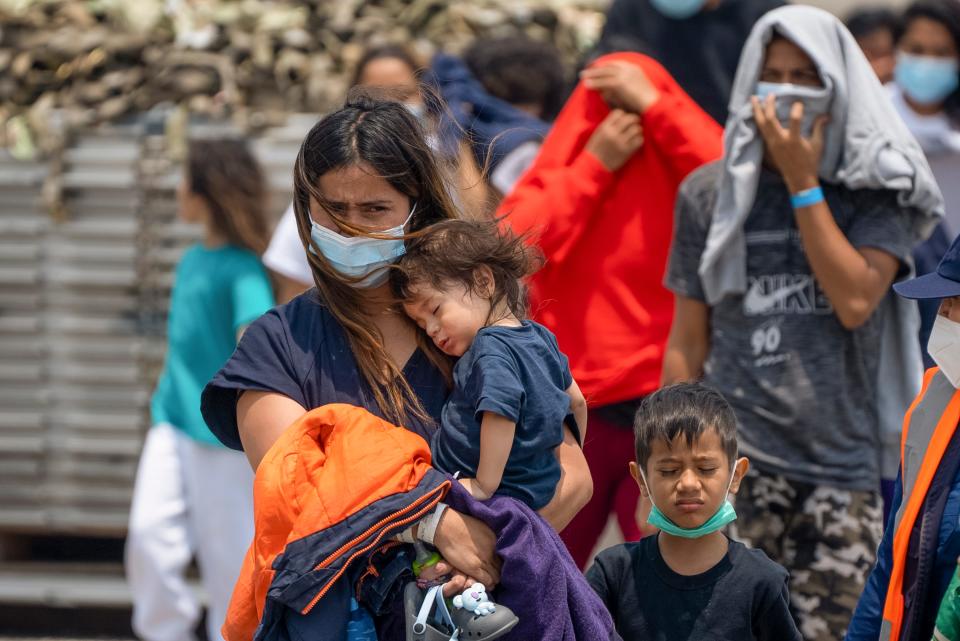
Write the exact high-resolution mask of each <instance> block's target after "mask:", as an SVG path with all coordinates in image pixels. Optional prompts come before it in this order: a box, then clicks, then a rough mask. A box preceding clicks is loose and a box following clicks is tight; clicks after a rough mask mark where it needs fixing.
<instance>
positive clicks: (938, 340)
mask: <svg viewBox="0 0 960 641" xmlns="http://www.w3.org/2000/svg"><path fill="white" fill-rule="evenodd" d="M927 352H928V353H929V354H930V358H932V359H933V362H935V363H936V364H937V366H938V367H939V368H940V371H941V372H943V375H944V376H946V377H947V380H949V381H950V384H951V385H953V386H954V387H956V388H960V323H957V322H955V321H952V320H950V319H949V318H947V317H946V316H942V315H940V314H937V320H935V321H934V322H933V330H931V332H930V340H929V341H928V342H927Z"/></svg>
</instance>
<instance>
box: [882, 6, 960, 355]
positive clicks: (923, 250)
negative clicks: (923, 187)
mask: <svg viewBox="0 0 960 641" xmlns="http://www.w3.org/2000/svg"><path fill="white" fill-rule="evenodd" d="M895 46H896V58H895V60H896V62H895V66H894V73H893V82H890V83H887V85H886V89H887V92H888V93H889V95H890V99H891V101H892V102H893V106H894V107H895V108H896V110H897V113H898V114H899V115H900V117H901V118H902V119H903V122H904V124H906V125H907V128H908V129H909V130H910V133H912V134H913V135H914V137H916V139H917V142H919V143H920V146H921V147H922V148H923V153H924V154H925V155H926V157H927V161H928V162H929V163H930V169H931V170H933V175H934V177H935V178H936V180H937V184H938V185H939V186H940V189H941V191H942V192H943V197H944V201H945V205H946V212H945V214H946V216H945V218H944V221H943V222H942V223H941V224H940V225H939V226H938V228H937V229H936V231H935V232H934V233H933V235H931V236H930V238H929V239H927V240H926V241H925V242H924V243H921V244H920V245H918V246H917V247H916V248H915V249H914V250H913V259H914V263H915V264H916V268H917V274H928V273H930V272H932V271H934V270H936V268H937V263H938V262H939V261H940V258H941V257H942V256H943V254H944V253H945V252H946V250H947V247H949V246H950V242H951V241H952V240H953V239H954V238H956V236H957V234H960V91H958V80H960V74H958V59H960V4H957V3H956V2H953V1H952V0H921V1H920V2H914V3H913V4H911V5H910V6H908V7H907V9H906V10H905V11H904V13H903V15H902V16H901V17H900V18H899V19H898V28H897V29H896V31H895ZM939 304H940V301H939V300H936V299H931V300H919V301H917V305H918V307H919V308H920V314H921V319H922V323H921V327H920V344H921V347H922V348H923V349H924V363H925V365H926V366H927V367H930V366H932V364H933V361H932V360H931V359H930V356H929V355H928V354H927V353H926V344H927V339H928V337H929V336H930V330H931V329H932V327H933V322H934V319H935V318H936V316H937V308H938V306H939Z"/></svg>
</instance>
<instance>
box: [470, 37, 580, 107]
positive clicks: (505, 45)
mask: <svg viewBox="0 0 960 641" xmlns="http://www.w3.org/2000/svg"><path fill="white" fill-rule="evenodd" d="M463 61H464V62H465V63H466V65H467V67H468V68H469V69H470V72H471V73H473V75H474V77H475V78H477V80H479V81H480V84H482V85H483V87H484V89H486V90H487V91H488V92H489V93H490V94H491V95H493V96H496V97H497V98H500V99H501V100H504V101H506V102H509V103H511V104H524V103H529V104H535V105H539V106H540V110H541V113H540V119H541V120H546V121H551V120H553V119H554V118H555V117H556V116H557V114H558V113H560V109H561V108H562V107H563V103H564V101H565V99H566V90H567V78H566V75H567V74H566V70H565V68H564V66H563V62H562V61H561V59H560V52H559V51H557V49H556V47H554V46H553V45H551V44H548V43H545V42H540V41H538V40H534V39H532V38H528V37H526V36H507V37H503V38H482V39H479V40H475V41H474V42H473V44H472V45H470V47H469V48H467V50H466V51H464V53H463Z"/></svg>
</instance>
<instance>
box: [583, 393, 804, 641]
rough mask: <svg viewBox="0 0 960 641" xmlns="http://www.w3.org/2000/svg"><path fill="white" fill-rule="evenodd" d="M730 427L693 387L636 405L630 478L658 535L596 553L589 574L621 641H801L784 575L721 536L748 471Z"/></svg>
mask: <svg viewBox="0 0 960 641" xmlns="http://www.w3.org/2000/svg"><path fill="white" fill-rule="evenodd" d="M736 430H737V419H736V417H735V416H734V414H733V409H732V408H731V407H730V405H729V404H728V403H727V402H726V400H724V398H723V397H722V396H721V395H720V394H719V393H718V392H716V391H714V390H712V389H711V388H709V387H706V386H704V385H701V384H699V383H680V384H677V385H673V386H671V387H666V388H664V389H661V390H659V391H657V392H655V393H653V394H651V395H650V396H648V397H647V398H645V399H644V400H643V403H642V404H641V405H640V409H639V410H638V411H637V415H636V419H635V421H634V436H635V442H636V457H637V458H636V461H635V462H631V463H630V474H631V476H633V478H634V479H636V482H637V484H638V485H639V486H640V492H641V494H643V496H644V497H646V498H649V499H650V501H651V502H652V503H653V508H652V509H651V512H650V517H649V519H648V522H649V523H650V525H653V526H655V527H657V528H659V530H660V532H659V534H658V535H656V536H649V537H647V538H645V539H642V540H641V541H639V542H637V543H625V544H622V545H618V546H615V547H613V548H610V549H607V550H604V551H603V552H601V553H600V554H599V555H598V556H597V559H596V562H595V563H594V565H593V566H592V567H591V568H590V569H589V570H588V571H587V580H588V581H589V582H590V585H591V586H593V589H594V590H596V592H597V594H599V595H600V598H601V599H602V600H603V601H604V603H605V604H606V606H607V608H608V609H609V610H610V614H611V615H612V616H613V619H614V624H615V625H616V628H617V632H618V633H619V634H620V635H621V636H622V637H623V639H624V641H641V640H647V639H657V640H658V641H673V640H674V639H676V640H677V641H681V640H683V641H686V640H688V639H712V640H715V641H724V640H729V641H750V640H753V639H756V640H758V641H759V640H767V639H769V640H770V641H774V640H776V641H799V639H800V634H799V632H798V631H797V628H796V625H795V624H794V622H793V619H792V617H791V615H790V609H789V605H788V604H789V592H788V589H787V572H786V570H784V569H783V568H782V567H780V566H779V565H777V564H776V563H774V562H773V561H771V560H770V559H769V558H767V556H766V555H765V554H764V553H763V552H761V551H759V550H750V549H747V548H746V547H745V546H744V545H743V544H742V543H738V542H736V541H731V540H730V539H728V538H727V536H726V535H725V534H724V533H723V532H722V528H723V527H724V526H726V525H727V524H729V523H730V522H731V521H733V520H734V519H736V518H737V514H736V512H735V511H734V509H733V505H732V504H731V503H730V500H729V499H728V495H729V494H730V493H736V491H737V489H738V488H739V486H740V481H741V479H742V478H743V475H744V474H745V473H746V471H747V467H748V466H749V464H748V462H747V459H746V458H737V432H736ZM640 586H643V587H642V589H643V593H642V595H641V592H640Z"/></svg>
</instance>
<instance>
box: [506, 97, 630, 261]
mask: <svg viewBox="0 0 960 641" xmlns="http://www.w3.org/2000/svg"><path fill="white" fill-rule="evenodd" d="M607 113H609V109H608V108H607V107H606V105H604V104H603V101H602V100H601V99H600V96H599V95H598V94H596V93H595V92H592V91H588V90H587V89H584V88H583V87H582V86H580V85H578V86H577V88H576V89H575V90H574V92H573V95H571V96H570V99H569V100H568V101H567V104H566V105H565V106H564V108H563V111H561V112H560V115H559V116H558V117H557V120H556V122H555V123H554V125H553V127H552V128H551V130H550V133H549V134H548V135H547V138H546V139H545V140H544V142H543V145H542V146H541V148H540V153H539V154H538V155H537V159H536V160H535V161H534V163H533V165H532V166H531V167H530V169H528V170H527V172H526V173H525V174H524V175H523V177H522V178H521V179H520V180H519V181H518V183H517V185H516V186H515V187H514V189H513V191H511V192H510V193H509V194H508V195H507V196H506V197H505V198H504V199H503V200H502V201H501V203H500V206H499V208H498V210H497V215H498V216H505V217H506V218H505V219H504V222H505V224H506V225H508V226H509V227H510V228H511V229H512V230H513V231H514V232H515V233H518V234H525V233H529V234H530V235H531V241H533V242H536V243H537V245H538V246H539V247H540V250H541V251H542V252H543V253H544V255H545V256H546V258H547V259H548V260H549V261H562V260H563V259H564V258H565V257H566V255H567V253H568V252H569V251H570V249H571V248H572V247H573V246H574V245H575V244H576V239H577V237H578V236H579V235H580V234H581V233H582V231H583V229H584V228H585V227H586V226H587V224H588V222H589V221H590V215H591V213H592V212H594V211H596V209H597V204H598V203H599V202H600V201H601V200H602V199H603V196H604V194H605V193H606V191H607V189H608V188H609V187H610V185H612V184H613V182H614V180H615V179H616V173H614V172H612V171H610V170H608V169H607V168H606V167H604V166H603V164H602V163H601V162H600V161H599V160H598V159H597V158H596V157H595V156H594V155H593V154H591V153H590V152H588V151H585V150H584V147H585V146H586V144H587V140H588V139H589V138H590V135H591V134H592V133H593V131H594V129H596V127H597V125H599V124H600V122H601V121H602V120H603V119H604V118H605V117H606V115H607Z"/></svg>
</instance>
